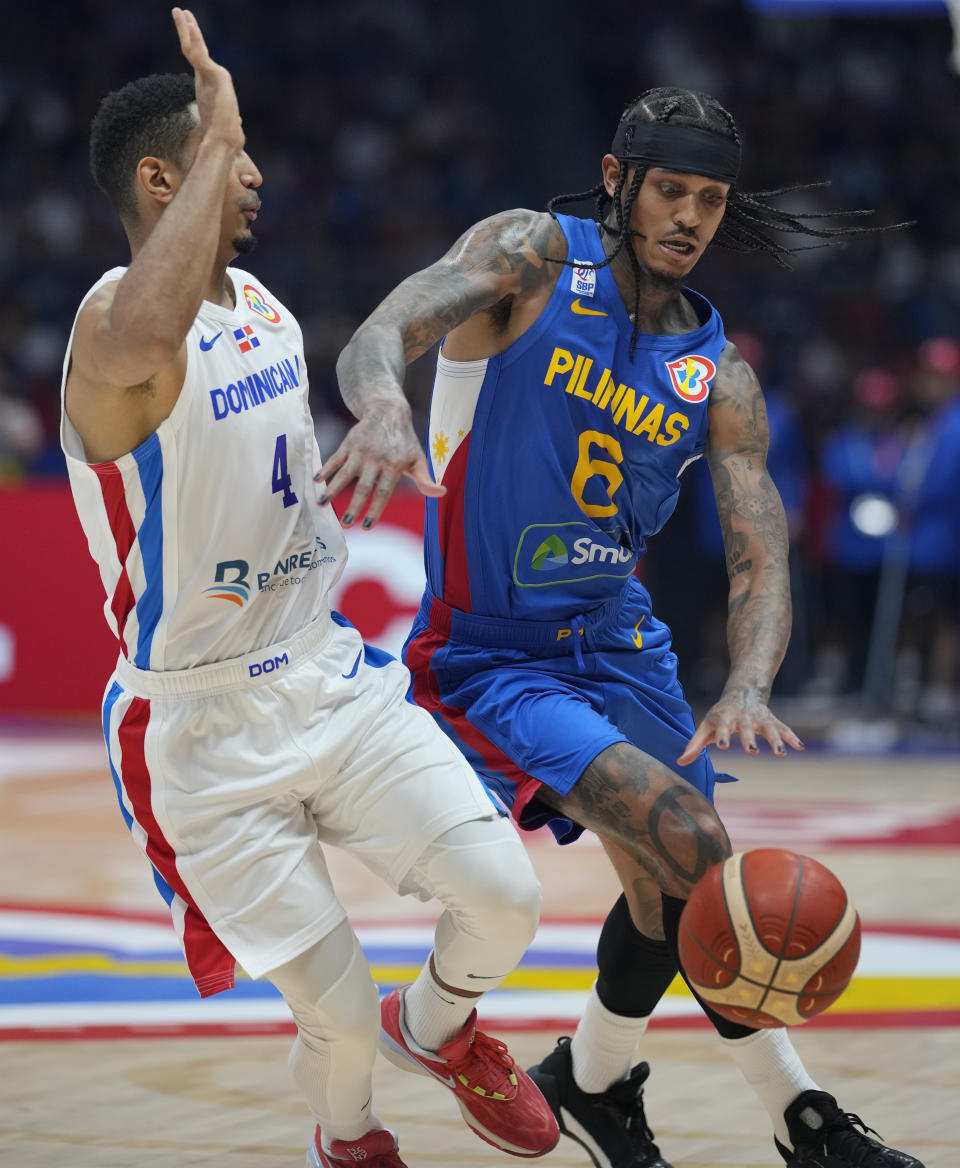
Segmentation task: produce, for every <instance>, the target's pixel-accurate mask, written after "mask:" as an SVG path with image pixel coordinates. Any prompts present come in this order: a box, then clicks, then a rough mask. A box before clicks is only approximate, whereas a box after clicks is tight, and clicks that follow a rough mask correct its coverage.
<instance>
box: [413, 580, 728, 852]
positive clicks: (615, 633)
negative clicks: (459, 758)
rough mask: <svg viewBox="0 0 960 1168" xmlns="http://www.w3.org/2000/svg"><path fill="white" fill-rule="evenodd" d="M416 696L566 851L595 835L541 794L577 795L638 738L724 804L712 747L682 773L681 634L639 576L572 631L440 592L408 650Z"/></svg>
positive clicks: (522, 814)
mask: <svg viewBox="0 0 960 1168" xmlns="http://www.w3.org/2000/svg"><path fill="white" fill-rule="evenodd" d="M403 657H404V661H405V662H406V664H407V666H408V668H409V669H410V672H411V673H412V675H413V681H412V692H413V697H414V700H415V701H416V702H417V704H418V705H420V706H423V707H424V708H425V709H427V710H429V712H430V713H431V714H433V716H434V718H435V719H436V720H437V722H438V723H439V725H440V727H441V728H442V729H443V730H444V731H445V732H446V733H447V734H448V735H449V736H450V738H452V739H453V741H454V742H455V743H456V744H457V746H458V747H459V748H460V750H461V751H462V752H463V753H464V754H465V755H466V757H467V759H468V760H469V761H470V763H471V764H472V765H473V767H474V769H475V770H476V772H477V774H478V775H479V776H480V778H481V779H482V780H483V782H484V783H485V784H486V786H487V788H488V789H489V790H490V791H491V792H492V793H493V794H494V795H496V797H497V798H498V799H499V800H500V801H501V802H502V803H503V804H504V806H506V807H507V808H509V809H510V811H511V812H512V814H513V816H514V818H515V820H516V821H517V823H518V824H519V825H520V827H523V828H526V829H528V830H534V829H535V828H538V827H542V826H543V825H544V824H547V825H548V826H549V827H550V829H551V831H552V832H553V834H554V835H555V836H556V838H557V840H558V841H559V842H560V843H572V842H573V841H574V840H575V839H577V838H578V837H579V836H580V835H581V833H582V832H583V828H582V827H581V826H580V825H579V824H576V823H574V822H573V821H572V820H571V819H569V818H567V817H566V816H564V815H561V814H559V813H558V812H557V811H554V810H553V809H552V808H550V807H548V806H547V805H546V804H545V803H543V802H542V800H540V799H538V798H537V790H538V788H539V787H540V785H541V784H546V785H547V786H548V787H551V788H552V789H553V790H554V791H557V792H558V793H559V794H561V795H566V794H568V793H569V791H570V789H571V788H572V787H573V785H574V784H575V783H576V781H577V780H578V779H579V778H580V776H581V775H582V774H583V772H584V771H585V770H586V768H587V767H588V766H589V765H590V763H591V762H593V760H594V759H595V758H596V757H597V755H598V754H600V753H601V752H602V751H604V750H606V748H607V747H608V746H612V745H613V744H614V743H615V742H629V743H632V744H633V745H634V746H637V747H639V748H640V749H641V750H643V751H645V752H646V753H647V754H649V755H652V756H653V757H654V758H656V759H658V760H659V761H660V762H661V763H663V764H664V765H665V766H668V767H670V769H671V770H673V771H675V772H676V774H678V775H679V776H680V777H681V778H682V779H684V780H686V782H688V783H690V784H692V785H693V786H694V787H696V788H697V790H699V791H701V792H703V794H704V795H706V797H707V798H708V799H710V801H711V802H712V801H713V784H714V782H716V781H720V782H725V781H732V777H731V776H729V775H724V774H717V773H716V772H714V769H713V764H712V763H711V761H710V758H709V756H708V755H707V752H706V751H703V752H702V753H701V754H700V756H699V758H697V759H696V760H695V761H694V762H692V763H690V765H689V766H686V767H678V766H677V763H676V759H677V756H678V755H679V754H681V753H682V751H683V749H684V747H685V746H686V744H687V741H688V740H689V738H690V736H691V735H692V734H693V732H694V728H695V723H694V718H693V713H692V711H691V709H690V706H689V705H688V704H687V702H686V699H685V698H684V696H683V690H682V689H681V687H680V683H679V681H678V680H677V658H676V656H675V655H674V653H673V652H672V650H671V648H670V630H669V629H668V628H667V626H666V625H664V624H662V623H661V622H660V621H658V620H657V619H656V618H655V617H654V616H653V613H652V612H651V611H650V596H649V594H648V593H647V590H646V589H645V588H644V587H643V585H642V584H641V583H640V581H639V580H637V579H635V578H631V579H630V580H629V581H628V582H627V585H626V586H625V588H624V590H623V592H622V593H621V594H620V595H619V596H617V597H616V598H614V599H613V600H610V601H607V602H606V603H605V604H604V605H602V606H600V608H597V609H593V610H592V611H591V612H589V613H585V614H583V615H582V616H578V617H575V618H572V619H571V620H570V621H569V622H568V623H566V624H563V623H552V622H549V621H502V620H498V619H495V618H492V617H482V616H474V615H473V614H471V613H464V612H461V611H459V610H457V609H452V608H450V607H449V605H446V604H444V603H443V602H442V601H440V600H438V599H437V598H436V597H434V596H433V594H432V593H431V592H430V591H429V590H428V591H427V593H426V594H425V595H424V598H423V601H422V603H421V605H420V611H419V612H418V613H417V617H416V620H415V621H414V624H413V628H412V630H411V632H410V636H409V637H408V638H407V643H406V645H405V646H404V650H403Z"/></svg>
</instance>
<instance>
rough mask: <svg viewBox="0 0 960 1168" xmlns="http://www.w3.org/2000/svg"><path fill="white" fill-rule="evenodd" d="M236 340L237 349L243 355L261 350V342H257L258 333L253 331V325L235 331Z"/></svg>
mask: <svg viewBox="0 0 960 1168" xmlns="http://www.w3.org/2000/svg"><path fill="white" fill-rule="evenodd" d="M233 336H234V339H235V340H236V342H237V348H238V349H239V350H240V352H241V353H249V352H250V350H251V349H259V347H260V342H259V341H258V340H257V337H256V333H254V331H253V325H251V324H245V325H244V326H243V328H238V329H234V330H233Z"/></svg>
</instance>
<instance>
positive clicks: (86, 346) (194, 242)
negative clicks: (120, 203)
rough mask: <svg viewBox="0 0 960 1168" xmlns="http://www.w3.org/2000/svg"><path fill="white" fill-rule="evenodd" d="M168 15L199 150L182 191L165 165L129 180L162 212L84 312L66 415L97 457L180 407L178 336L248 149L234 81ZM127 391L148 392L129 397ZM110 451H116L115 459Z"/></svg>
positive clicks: (191, 311) (156, 163)
mask: <svg viewBox="0 0 960 1168" xmlns="http://www.w3.org/2000/svg"><path fill="white" fill-rule="evenodd" d="M173 18H174V21H175V23H176V27H177V33H178V35H179V38H180V47H181V49H182V51H183V55H184V57H185V58H186V59H187V61H188V62H189V63H190V64H191V65H192V66H193V68H194V74H195V84H196V95H197V108H198V111H199V119H200V120H199V128H198V130H197V137H198V139H199V141H198V142H197V143H196V144H195V147H196V153H195V156H194V158H193V161H192V164H191V165H190V168H189V171H188V173H187V174H186V176H185V177H184V178H183V181H182V184H181V185H180V187H179V189H177V188H175V187H171V186H170V183H169V176H168V173H167V170H166V168H165V165H164V160H162V159H157V158H144V159H141V160H140V163H139V167H138V172H137V176H136V180H135V181H138V182H140V183H141V185H143V186H146V187H147V188H148V189H149V190H150V191H151V193H152V194H154V195H155V196H156V197H157V199H158V201H159V202H161V203H164V204H165V209H164V212H163V214H162V215H161V216H160V218H159V220H158V221H157V223H156V224H155V226H154V227H153V229H152V230H151V231H150V233H149V235H148V236H147V237H146V239H145V240H144V242H143V244H142V246H140V247H139V248H138V249H137V250H136V254H135V256H134V258H133V260H132V261H131V263H130V266H129V267H128V268H127V271H126V273H125V274H124V276H123V278H122V279H120V280H119V281H116V282H114V283H111V284H108V285H106V286H104V287H103V288H102V289H100V290H99V291H98V292H97V293H95V294H94V295H93V296H92V297H91V298H90V300H89V301H88V302H87V303H86V304H85V305H84V307H83V310H82V311H81V313H80V315H79V317H78V319H77V328H76V332H75V334H74V343H73V348H72V352H71V371H70V378H69V380H68V383H67V408H68V413H69V414H70V417H71V420H72V421H73V422H74V425H75V426H76V427H77V429H78V431H79V433H80V435H81V437H82V438H83V439H84V442H85V445H87V446H88V447H92V448H93V451H94V453H95V454H98V455H99V456H101V457H112V456H113V455H115V454H117V453H123V452H124V451H125V450H128V449H130V448H131V445H130V444H131V443H132V444H133V445H136V440H137V438H136V436H137V434H139V432H140V431H141V430H143V429H144V427H146V433H149V432H150V431H151V430H152V429H153V428H154V426H153V424H151V423H152V422H155V420H156V419H155V418H153V417H152V415H154V414H156V413H157V412H158V411H159V412H160V413H164V410H165V411H166V412H167V413H168V412H169V409H170V408H172V402H169V401H167V400H165V399H167V398H169V397H171V396H172V397H173V400H174V401H175V400H176V394H177V393H179V390H180V386H181V385H182V382H183V375H184V370H185V358H184V351H183V346H184V339H185V337H186V335H187V332H188V331H189V329H190V326H191V324H192V323H193V320H194V318H195V317H196V315H197V312H198V310H199V308H200V304H201V302H202V300H203V298H204V294H205V292H206V290H207V289H208V287H209V285H210V281H211V273H212V271H213V269H214V264H215V260H216V255H217V248H218V246H219V243H220V233H221V219H222V213H223V201H224V195H225V191H226V187H227V181H228V179H229V176H230V173H231V169H232V168H233V166H234V165H235V163H236V159H237V154H238V151H241V150H242V149H243V144H244V135H243V129H242V126H241V122H240V113H239V110H238V108H237V99H236V94H235V93H234V89H233V82H232V80H231V78H230V74H229V73H228V72H227V70H226V69H224V68H223V67H222V66H220V65H217V64H216V63H215V62H214V61H213V60H211V58H210V54H209V52H208V50H207V46H206V43H205V42H204V39H203V34H202V33H201V31H200V28H199V26H198V24H197V21H196V19H195V18H194V16H193V14H192V13H190V12H189V11H186V10H182V9H179V8H174V9H173ZM131 177H132V176H131ZM175 194H176V195H179V197H174V195H175ZM133 387H144V388H145V389H147V390H149V394H134V395H131V394H129V393H127V391H128V390H129V389H130V388H133ZM141 414H143V415H144V417H143V418H141V417H140V416H139V415H141ZM164 416H165V414H164ZM146 433H142V434H139V436H140V438H142V437H146ZM111 446H119V447H120V449H118V450H114V451H113V452H112V454H111V452H110V450H109V448H110V447H111ZM98 448H99V449H98Z"/></svg>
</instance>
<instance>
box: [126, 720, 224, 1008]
mask: <svg viewBox="0 0 960 1168" xmlns="http://www.w3.org/2000/svg"><path fill="white" fill-rule="evenodd" d="M149 721H150V703H149V701H147V700H146V699H145V698H133V699H132V700H131V702H130V708H129V709H128V710H127V712H126V713H125V714H124V716H123V719H122V721H121V722H120V727H119V729H118V731H117V737H118V739H119V742H120V776H121V781H122V782H123V787H124V790H125V791H126V793H127V797H128V798H129V800H130V804H131V807H132V809H133V817H134V819H136V821H137V823H138V824H139V825H140V826H141V827H142V828H143V830H144V831H145V832H146V835H147V845H146V852H147V858H148V859H149V860H150V863H151V864H153V866H154V868H156V870H157V871H158V872H159V873H160V875H161V876H162V877H163V878H164V880H166V882H167V884H169V885H170V887H171V888H172V889H173V891H174V892H175V893H176V894H177V895H178V896H179V897H180V898H181V899H182V900H183V901H184V902H185V904H186V906H187V910H186V913H185V916H184V925H183V951H184V956H185V957H186V960H187V968H188V969H189V970H190V975H191V977H192V978H193V980H194V981H195V982H196V984H197V989H198V990H199V991H200V996H201V997H202V998H206V997H209V995H210V994H216V993H219V992H220V990H229V989H233V985H234V976H235V973H236V961H235V960H234V957H233V955H232V954H231V953H230V952H229V951H228V950H227V948H226V947H225V946H224V944H223V942H222V941H221V940H220V939H219V937H217V935H216V933H214V931H213V930H212V929H211V928H210V925H209V924H208V923H207V920H206V918H205V917H204V916H203V914H202V913H201V912H200V910H199V909H198V908H197V906H196V903H195V902H194V899H193V897H192V896H191V895H190V893H189V892H188V891H187V886H186V885H185V884H184V882H183V880H182V879H181V877H180V873H179V872H178V871H177V857H176V854H175V853H174V850H173V848H172V847H171V846H170V844H169V843H168V842H167V840H166V837H165V836H164V834H163V832H162V831H161V830H160V825H159V824H158V823H157V820H156V817H155V816H154V814H153V806H152V803H151V798H150V772H149V770H148V769H147V760H146V756H145V754H144V739H145V738H146V733H147V724H148V723H149Z"/></svg>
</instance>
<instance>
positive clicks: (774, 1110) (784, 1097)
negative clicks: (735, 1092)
mask: <svg viewBox="0 0 960 1168" xmlns="http://www.w3.org/2000/svg"><path fill="white" fill-rule="evenodd" d="M720 1041H721V1042H722V1043H723V1045H724V1047H725V1048H726V1050H727V1052H728V1054H729V1055H730V1057H731V1058H732V1059H733V1061H734V1062H735V1063H736V1064H737V1066H738V1067H739V1068H740V1070H741V1071H742V1072H743V1077H744V1078H745V1079H746V1080H747V1082H748V1083H749V1084H750V1086H751V1087H752V1088H753V1089H754V1091H756V1093H757V1097H758V1098H759V1100H760V1102H761V1103H762V1104H763V1106H764V1107H765V1108H766V1109H767V1111H768V1112H769V1113H770V1118H771V1119H772V1120H773V1131H774V1135H775V1136H776V1137H777V1139H778V1140H779V1141H780V1143H781V1144H783V1146H784V1147H785V1148H792V1147H793V1142H792V1141H791V1139H790V1133H789V1132H788V1131H787V1123H786V1120H785V1119H784V1118H783V1113H784V1112H785V1111H786V1109H787V1108H788V1107H789V1106H790V1104H791V1103H792V1102H793V1101H794V1099H796V1097H797V1096H798V1095H800V1094H801V1093H802V1092H804V1091H819V1090H820V1088H819V1087H818V1086H817V1084H816V1083H815V1082H814V1081H813V1079H811V1078H810V1076H809V1075H808V1074H807V1071H806V1068H805V1067H804V1065H803V1063H802V1062H801V1061H800V1056H799V1055H798V1054H797V1052H796V1051H795V1050H794V1049H793V1044H792V1043H791V1042H790V1039H789V1037H788V1036H787V1032H786V1030H758V1031H757V1032H756V1034H750V1035H748V1036H747V1037H746V1038H721V1039H720Z"/></svg>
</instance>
